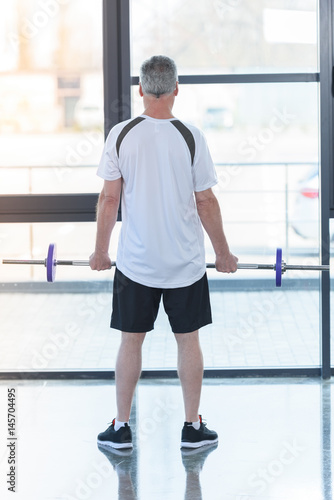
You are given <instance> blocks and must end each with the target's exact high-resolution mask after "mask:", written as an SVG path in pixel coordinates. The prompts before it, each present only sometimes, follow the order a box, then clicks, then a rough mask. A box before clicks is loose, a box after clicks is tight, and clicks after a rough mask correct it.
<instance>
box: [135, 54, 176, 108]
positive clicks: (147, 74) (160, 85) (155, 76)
mask: <svg viewBox="0 0 334 500" xmlns="http://www.w3.org/2000/svg"><path fill="white" fill-rule="evenodd" d="M176 82H177V68H176V64H175V62H174V61H173V59H170V58H169V57H166V56H153V57H151V58H150V59H147V60H146V61H144V62H143V64H142V65H141V68H140V83H141V86H142V89H143V93H144V94H153V95H155V96H156V97H157V98H159V97H160V96H161V95H162V94H171V93H172V92H173V91H174V90H175V87H176Z"/></svg>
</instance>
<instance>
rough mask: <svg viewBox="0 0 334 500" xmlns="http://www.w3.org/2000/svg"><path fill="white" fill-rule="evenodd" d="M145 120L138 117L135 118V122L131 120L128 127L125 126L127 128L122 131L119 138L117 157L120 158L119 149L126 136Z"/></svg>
mask: <svg viewBox="0 0 334 500" xmlns="http://www.w3.org/2000/svg"><path fill="white" fill-rule="evenodd" d="M143 120H145V118H144V117H142V116H137V118H135V119H134V120H131V122H129V123H128V124H127V125H125V127H124V128H123V129H122V130H121V132H120V134H119V136H118V137H117V141H116V151H117V156H119V148H120V147H121V143H122V141H123V139H124V137H125V136H126V134H127V133H128V132H130V130H131V129H132V128H133V127H135V126H136V125H138V123H140V122H141V121H143Z"/></svg>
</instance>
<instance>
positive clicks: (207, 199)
mask: <svg viewBox="0 0 334 500" xmlns="http://www.w3.org/2000/svg"><path fill="white" fill-rule="evenodd" d="M195 198H196V204H197V212H198V215H199V218H200V219H201V222H202V225H203V227H204V229H205V231H206V232H207V233H208V236H209V238H210V240H211V243H212V246H213V249H214V251H215V254H216V269H217V271H220V272H223V273H233V272H235V271H236V270H237V262H238V258H237V257H235V256H234V255H233V254H232V253H231V252H230V249H229V246H228V243H227V240H226V237H225V233H224V229H223V221H222V216H221V212H220V207H219V203H218V200H217V198H216V196H215V195H214V193H213V192H212V190H211V189H206V190H205V191H200V192H195Z"/></svg>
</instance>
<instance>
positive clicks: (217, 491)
mask: <svg viewBox="0 0 334 500" xmlns="http://www.w3.org/2000/svg"><path fill="white" fill-rule="evenodd" d="M11 389H15V393H14V391H11ZM9 391H10V392H9ZM332 392H333V384H332V383H331V382H322V381H321V380H319V379H316V380H314V379H278V380H276V379H275V380H272V379H237V380H226V379H225V380H217V379H216V380H205V382H204V386H203V394H202V404H201V411H202V413H203V416H204V417H205V418H206V419H207V421H208V427H209V428H210V427H211V428H214V429H215V430H216V431H217V432H218V433H219V444H218V446H216V447H212V448H205V449H202V450H200V451H191V452H188V453H186V452H182V451H181V450H180V433H181V428H182V425H183V403H182V395H181V390H180V387H179V383H178V381H177V380H172V381H170V380H154V381H151V380H145V381H140V383H139V385H138V388H137V391H136V395H135V400H134V405H133V409H132V415H131V427H132V429H133V433H134V449H133V451H132V452H131V451H130V452H129V451H123V452H118V453H117V452H110V453H108V452H102V451H100V450H99V449H98V447H97V445H96V435H97V434H98V432H100V431H101V430H104V429H105V428H106V427H107V425H108V422H110V421H111V420H112V418H113V417H114V413H115V406H114V396H115V387H114V383H113V382H112V381H111V382H108V383H107V382H95V381H86V382H77V381H71V382H68V381H34V382H31V381H29V382H28V381H20V382H17V381H15V382H13V381H8V382H5V381H2V382H1V383H0V497H1V499H5V500H7V499H12V498H15V499H16V500H55V499H65V500H113V499H115V500H153V499H154V500H181V499H182V500H185V499H186V500H200V499H202V500H254V499H268V500H299V499H300V500H321V499H325V500H331V499H332V459H331V448H332V437H331V436H332V433H331V426H332V422H333V419H332V417H331V415H332V411H331V407H332V399H333V400H334V398H333V396H332ZM13 395H15V401H14V400H13ZM14 402H15V405H14ZM12 408H15V414H14V413H13V410H12ZM8 410H9V416H10V419H12V418H13V416H14V415H15V436H9V432H12V431H13V426H12V425H11V424H8ZM333 413H334V412H333ZM15 437H16V438H17V439H14V438H15ZM11 460H15V463H14V462H12V464H11V463H10V461H11ZM10 467H15V468H13V469H10ZM10 470H11V472H12V477H10V476H8V475H7V474H9V473H10ZM10 480H12V483H10V482H7V481H10ZM11 485H12V486H13V488H14V489H15V491H16V493H15V494H14V495H13V493H12V492H11V491H10V490H8V488H10V487H11Z"/></svg>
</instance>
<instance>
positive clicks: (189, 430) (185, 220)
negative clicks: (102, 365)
mask: <svg viewBox="0 0 334 500" xmlns="http://www.w3.org/2000/svg"><path fill="white" fill-rule="evenodd" d="M139 93H140V96H141V97H142V98H143V104H144V113H143V114H142V115H141V116H140V117H137V118H136V119H134V120H132V119H130V120H126V121H124V122H122V123H119V124H117V125H116V126H115V127H113V129H112V130H111V131H110V134H109V135H108V138H107V140H106V143H105V147H104V152H103V155H102V159H101V162H100V165H99V168H98V175H99V176H101V177H102V178H103V179H104V186H103V189H102V192H101V194H100V197H99V202H98V207H97V236H96V247H95V252H94V253H93V254H92V255H91V257H90V266H91V268H92V269H94V270H98V271H100V270H104V269H109V268H110V267H111V261H110V258H109V255H108V248H109V242H110V236H111V232H112V230H113V227H114V225H115V223H116V219H117V210H118V205H119V201H120V195H121V193H122V229H121V234H120V238H119V244H118V253H117V262H116V271H115V277H114V293H113V312H112V317H111V327H112V328H116V329H118V330H121V331H122V340H121V345H120V348H119V352H118V356H117V361H116V369H115V381H116V402H117V416H116V418H115V419H114V420H113V422H112V424H111V425H110V427H109V428H108V429H107V430H106V431H105V432H102V433H101V434H99V436H98V443H99V444H100V445H103V446H109V447H113V448H127V447H132V436H131V429H130V427H129V418H130V410H131V404H132V398H133V395H134V391H135V388H136V385H137V382H138V380H139V377H140V373H141V348H142V343H143V341H144V338H145V335H146V332H147V331H150V330H152V329H153V327H154V322H155V319H156V316H157V312H158V307H159V303H160V299H161V297H162V298H163V304H164V308H165V311H166V313H167V314H168V318H169V322H170V324H171V328H172V331H173V332H174V334H175V338H176V341H177V347H178V362H177V363H178V375H179V378H180V381H181V386H182V392H183V398H184V408H185V423H184V427H183V429H182V434H181V446H182V447H187V448H197V447H200V446H203V445H206V444H213V443H216V442H217V441H218V436H217V433H216V432H214V431H210V430H209V429H208V428H207V427H206V425H205V424H204V423H203V422H202V419H201V417H200V416H199V404H200V395H201V387H202V378H203V357H202V351H201V347H200V344H199V338H198V330H199V328H201V327H203V326H205V325H207V324H209V323H211V322H212V320H211V308H210V299H209V291H208V283H207V276H206V267H205V254H204V237H203V230H202V225H203V227H204V228H205V230H206V232H207V233H208V235H209V237H210V240H211V242H212V245H213V248H214V251H215V254H216V269H217V271H220V272H226V273H230V272H235V271H236V270H237V261H238V259H237V258H236V257H235V256H234V255H232V254H231V252H230V250H229V246H228V244H227V241H226V238H225V235H224V231H223V225H222V218H221V213H220V209H219V205H218V202H217V199H216V197H215V196H214V194H213V192H212V191H211V187H212V186H214V185H215V184H216V183H217V177H216V173H215V169H214V166H213V162H212V159H211V156H210V153H209V150H208V147H207V144H206V141H205V139H204V136H203V134H202V133H201V131H200V130H198V129H197V128H196V127H194V126H191V125H185V124H183V123H182V122H180V121H179V120H177V119H176V118H175V117H174V116H173V114H172V108H173V104H174V100H175V97H176V96H177V95H178V81H177V69H176V66H175V63H174V61H172V60H171V59H169V58H168V57H164V56H153V57H152V58H151V59H149V60H147V61H145V62H144V63H143V64H142V67H141V70H140V84H139Z"/></svg>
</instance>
